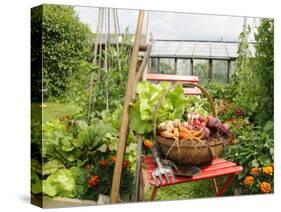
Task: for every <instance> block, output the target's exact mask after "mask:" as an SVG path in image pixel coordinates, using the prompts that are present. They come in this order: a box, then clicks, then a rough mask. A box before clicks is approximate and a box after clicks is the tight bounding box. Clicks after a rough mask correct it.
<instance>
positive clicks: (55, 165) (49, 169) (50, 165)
mask: <svg viewBox="0 0 281 212" xmlns="http://www.w3.org/2000/svg"><path fill="white" fill-rule="evenodd" d="M60 168H65V166H64V165H63V163H62V162H60V161H59V160H56V159H54V160H51V161H48V162H47V163H45V164H44V165H43V175H49V174H52V173H54V172H55V171H56V170H57V169H60Z"/></svg>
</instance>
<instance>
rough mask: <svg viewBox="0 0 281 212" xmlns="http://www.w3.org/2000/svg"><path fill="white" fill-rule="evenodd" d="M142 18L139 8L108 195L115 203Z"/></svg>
mask: <svg viewBox="0 0 281 212" xmlns="http://www.w3.org/2000/svg"><path fill="white" fill-rule="evenodd" d="M143 19H144V11H143V10H140V12H139V16H138V23H137V28H136V33H135V41H134V46H133V52H132V57H131V62H130V68H129V76H128V82H127V90H126V95H125V100H124V108H123V116H122V122H121V127H120V132H119V142H118V147H117V155H116V161H115V166H114V174H113V180H112V186H111V195H110V202H111V203H117V201H118V200H119V189H120V181H121V173H122V163H123V158H124V152H125V148H126V139H127V135H128V127H129V104H130V102H131V100H132V94H133V92H132V90H133V89H132V87H133V85H134V82H135V77H136V68H137V61H138V52H139V46H140V40H141V33H142V26H143Z"/></svg>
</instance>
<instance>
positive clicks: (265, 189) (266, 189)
mask: <svg viewBox="0 0 281 212" xmlns="http://www.w3.org/2000/svg"><path fill="white" fill-rule="evenodd" d="M260 190H261V192H262V193H270V192H271V191H272V188H271V185H270V183H267V182H262V183H261V184H260Z"/></svg>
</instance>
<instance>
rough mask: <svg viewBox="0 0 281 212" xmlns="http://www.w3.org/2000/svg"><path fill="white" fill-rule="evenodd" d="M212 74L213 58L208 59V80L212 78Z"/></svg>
mask: <svg viewBox="0 0 281 212" xmlns="http://www.w3.org/2000/svg"><path fill="white" fill-rule="evenodd" d="M212 76H213V60H212V59H209V70H208V82H210V81H211V80H212Z"/></svg>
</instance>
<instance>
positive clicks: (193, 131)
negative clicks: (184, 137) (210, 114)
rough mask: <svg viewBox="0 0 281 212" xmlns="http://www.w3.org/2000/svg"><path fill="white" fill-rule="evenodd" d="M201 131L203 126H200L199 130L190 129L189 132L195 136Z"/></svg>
mask: <svg viewBox="0 0 281 212" xmlns="http://www.w3.org/2000/svg"><path fill="white" fill-rule="evenodd" d="M202 133H203V128H202V127H200V130H192V131H191V134H192V135H193V136H195V137H198V136H200V135H201V134H202Z"/></svg>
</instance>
